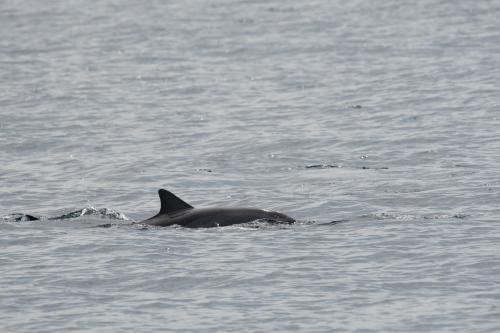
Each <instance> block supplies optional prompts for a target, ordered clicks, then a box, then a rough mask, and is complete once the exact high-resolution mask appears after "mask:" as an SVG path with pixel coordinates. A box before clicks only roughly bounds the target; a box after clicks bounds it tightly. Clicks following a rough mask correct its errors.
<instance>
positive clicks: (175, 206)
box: [158, 189, 193, 214]
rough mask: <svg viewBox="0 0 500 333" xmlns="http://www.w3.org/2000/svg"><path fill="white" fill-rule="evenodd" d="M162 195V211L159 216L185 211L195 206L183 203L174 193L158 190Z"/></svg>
mask: <svg viewBox="0 0 500 333" xmlns="http://www.w3.org/2000/svg"><path fill="white" fill-rule="evenodd" d="M158 194H159V195H160V202H161V209H160V213H159V214H169V213H173V212H176V211H178V210H183V209H191V208H193V206H191V205H190V204H188V203H186V202H184V201H182V200H181V199H179V198H178V197H176V196H175V195H174V194H173V193H171V192H169V191H167V190H164V189H160V190H158Z"/></svg>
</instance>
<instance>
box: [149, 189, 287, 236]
mask: <svg viewBox="0 0 500 333" xmlns="http://www.w3.org/2000/svg"><path fill="white" fill-rule="evenodd" d="M158 194H159V195H160V202H161V209H160V212H159V213H158V214H156V215H155V216H153V217H151V218H149V219H147V220H144V221H142V222H139V223H142V224H148V225H154V226H160V227H168V226H171V225H180V226H183V227H187V228H210V227H225V226H228V225H233V224H240V223H246V222H251V221H255V220H265V221H268V222H274V223H294V222H295V220H294V219H293V218H291V217H289V216H287V215H285V214H281V213H277V212H272V211H267V210H262V209H255V208H194V207H193V206H191V205H189V204H188V203H186V202H184V201H182V200H181V199H179V198H178V197H176V196H175V195H174V194H172V193H171V192H169V191H167V190H164V189H160V190H159V191H158Z"/></svg>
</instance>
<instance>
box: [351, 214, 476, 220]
mask: <svg viewBox="0 0 500 333" xmlns="http://www.w3.org/2000/svg"><path fill="white" fill-rule="evenodd" d="M467 217H469V215H468V214H463V213H457V214H423V215H412V214H397V213H374V214H365V215H361V218H368V219H375V220H399V221H412V220H420V219H424V220H447V219H465V218H467Z"/></svg>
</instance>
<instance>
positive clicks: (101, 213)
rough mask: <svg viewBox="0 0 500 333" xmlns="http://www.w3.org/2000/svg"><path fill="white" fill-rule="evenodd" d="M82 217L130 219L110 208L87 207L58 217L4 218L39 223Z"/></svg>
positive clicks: (25, 216)
mask: <svg viewBox="0 0 500 333" xmlns="http://www.w3.org/2000/svg"><path fill="white" fill-rule="evenodd" d="M82 216H97V217H100V218H105V219H110V220H122V221H128V220H129V218H128V217H127V216H126V215H125V214H123V213H120V212H118V211H116V210H113V209H109V208H99V209H98V208H94V207H85V208H82V209H78V210H73V211H70V212H68V213H64V214H62V215H57V216H48V217H47V216H34V215H31V214H24V213H12V214H9V215H6V216H3V217H2V220H3V221H4V222H23V221H39V220H42V221H43V220H66V219H74V218H78V217H82Z"/></svg>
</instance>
